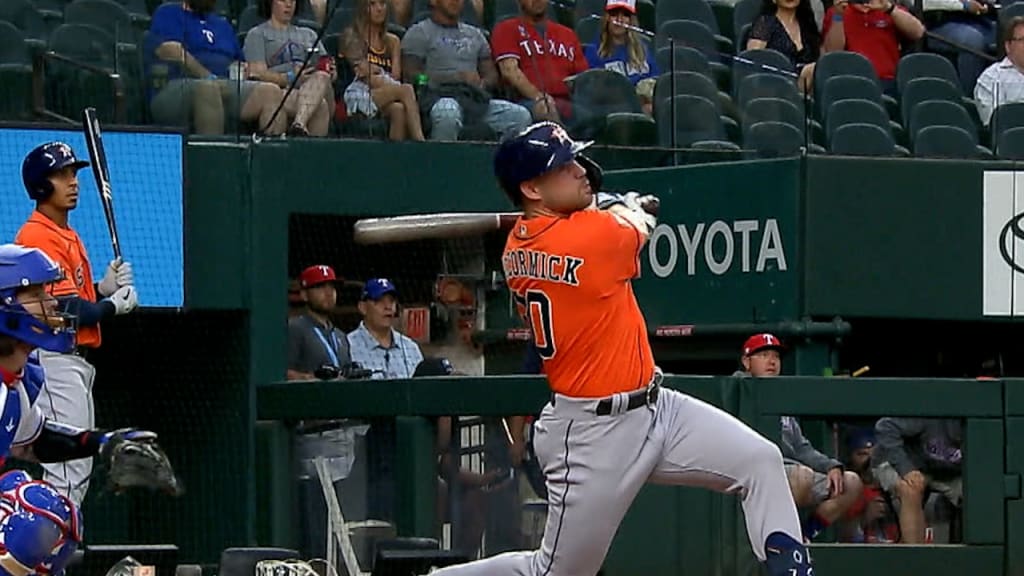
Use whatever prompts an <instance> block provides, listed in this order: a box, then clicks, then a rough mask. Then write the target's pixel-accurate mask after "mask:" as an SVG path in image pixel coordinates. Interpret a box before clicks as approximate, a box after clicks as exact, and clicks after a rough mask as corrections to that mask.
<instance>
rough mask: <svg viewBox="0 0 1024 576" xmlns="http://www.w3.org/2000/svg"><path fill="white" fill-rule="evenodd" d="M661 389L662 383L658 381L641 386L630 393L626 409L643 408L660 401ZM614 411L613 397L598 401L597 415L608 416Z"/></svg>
mask: <svg viewBox="0 0 1024 576" xmlns="http://www.w3.org/2000/svg"><path fill="white" fill-rule="evenodd" d="M659 390H661V385H660V384H658V383H656V382H655V383H651V385H649V386H647V387H645V388H641V389H639V390H636V391H633V392H630V393H629V397H628V398H629V400H628V401H627V403H626V411H627V412H628V411H630V410H633V409H636V408H642V407H644V406H650V405H651V404H654V403H655V402H657V401H658V391H659ZM611 413H612V399H611V398H605V399H604V400H601V401H600V402H598V403H597V415H598V416H608V415H609V414H611Z"/></svg>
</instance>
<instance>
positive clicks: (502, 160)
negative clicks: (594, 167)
mask: <svg viewBox="0 0 1024 576" xmlns="http://www.w3.org/2000/svg"><path fill="white" fill-rule="evenodd" d="M591 144H593V142H577V141H575V140H573V139H572V138H570V137H569V134H568V133H567V132H566V131H565V128H562V127H561V126H559V125H558V124H556V123H554V122H538V123H536V124H533V125H531V126H529V127H528V128H526V129H525V130H523V131H522V132H520V133H519V134H516V135H515V136H514V137H512V138H509V139H508V140H505V141H504V142H502V143H501V144H500V145H499V146H498V151H497V152H496V153H495V154H494V175H495V176H496V177H497V178H498V183H500V184H501V187H502V189H504V190H505V193H506V194H508V195H509V197H510V198H511V199H512V202H514V203H515V204H516V205H518V204H520V203H521V200H522V197H521V192H520V190H519V186H520V184H522V183H523V182H527V181H529V180H533V179H534V178H536V177H538V176H540V175H542V174H545V173H547V172H550V171H551V170H554V169H555V168H558V167H559V166H562V165H565V164H568V163H569V162H572V161H573V160H575V159H576V158H577V156H578V155H579V153H580V152H582V151H583V150H585V149H586V148H587V147H588V146H590V145H591Z"/></svg>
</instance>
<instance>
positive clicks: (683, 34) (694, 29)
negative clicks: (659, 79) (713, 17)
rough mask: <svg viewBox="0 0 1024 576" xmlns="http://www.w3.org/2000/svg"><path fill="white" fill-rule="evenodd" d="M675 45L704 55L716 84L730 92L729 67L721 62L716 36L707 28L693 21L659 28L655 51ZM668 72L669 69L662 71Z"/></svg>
mask: <svg viewBox="0 0 1024 576" xmlns="http://www.w3.org/2000/svg"><path fill="white" fill-rule="evenodd" d="M670 38H672V39H673V41H670V40H669V39H670ZM673 45H674V46H676V47H677V48H678V47H689V48H694V49H696V50H699V51H700V52H701V53H703V54H704V56H705V57H706V58H707V59H708V65H710V66H711V72H712V74H713V77H714V79H715V83H716V84H718V85H719V86H721V87H722V89H724V90H728V86H729V82H730V79H731V75H730V72H729V67H728V66H727V65H726V64H724V63H723V62H722V61H721V56H720V54H719V50H718V44H717V42H716V41H715V36H714V34H712V32H711V30H710V29H708V27H707V26H705V25H704V24H701V23H700V22H695V21H693V20H670V21H669V22H666V23H664V24H663V25H661V26H659V27H658V35H657V36H656V37H655V39H654V48H655V50H661V49H664V48H671V47H672V46H673ZM667 71H668V69H667V68H666V69H663V70H662V72H667Z"/></svg>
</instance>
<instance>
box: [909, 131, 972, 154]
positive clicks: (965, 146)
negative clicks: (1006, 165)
mask: <svg viewBox="0 0 1024 576" xmlns="http://www.w3.org/2000/svg"><path fill="white" fill-rule="evenodd" d="M976 142H977V139H976V136H975V135H973V134H971V133H970V132H968V131H967V130H964V129H963V128H959V127H957V126H926V127H924V128H922V129H921V130H920V131H919V132H917V135H916V136H915V137H914V156H922V157H926V158H977V157H978V156H979V150H978V147H977V144H976Z"/></svg>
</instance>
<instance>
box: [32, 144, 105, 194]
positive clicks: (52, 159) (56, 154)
mask: <svg viewBox="0 0 1024 576" xmlns="http://www.w3.org/2000/svg"><path fill="white" fill-rule="evenodd" d="M88 165H89V163H88V162H86V161H85V160H79V159H78V158H77V157H76V156H75V151H74V150H72V149H71V146H68V145H67V144H65V143H64V142H47V143H46V144H41V145H39V146H36V148H35V149H34V150H32V151H31V152H29V153H28V156H25V161H24V162H22V163H21V179H22V181H23V182H24V183H25V190H27V191H28V197H29V198H31V199H33V200H37V201H38V200H46V199H47V198H48V197H49V196H50V194H52V193H53V184H52V183H51V182H50V179H49V176H50V174H53V173H54V172H56V171H58V170H62V169H64V168H67V167H69V166H70V167H72V168H75V169H79V168H85V167H86V166H88Z"/></svg>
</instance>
